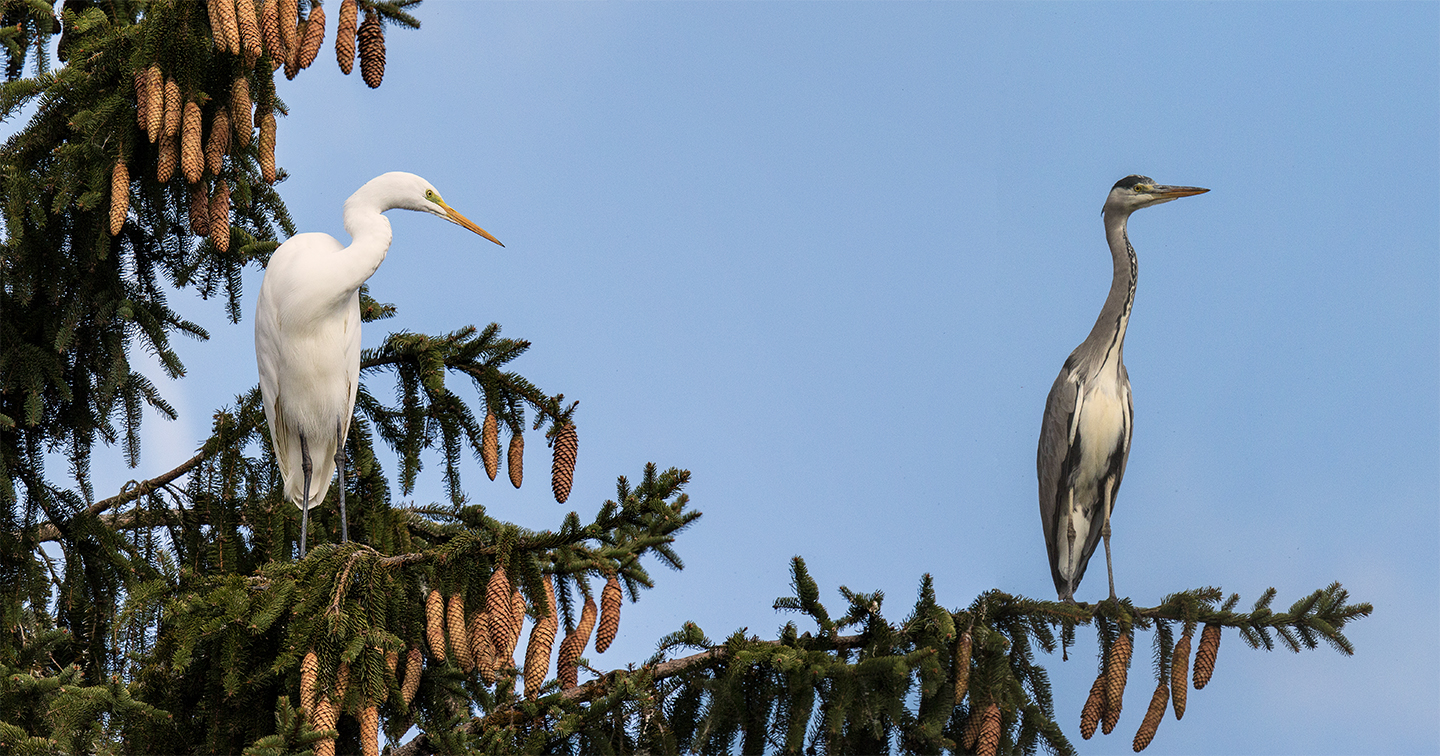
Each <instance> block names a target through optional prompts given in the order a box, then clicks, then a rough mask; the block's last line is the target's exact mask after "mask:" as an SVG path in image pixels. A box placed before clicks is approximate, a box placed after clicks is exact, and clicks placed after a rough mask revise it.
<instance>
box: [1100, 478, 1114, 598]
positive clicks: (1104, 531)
mask: <svg viewBox="0 0 1440 756" xmlns="http://www.w3.org/2000/svg"><path fill="white" fill-rule="evenodd" d="M1112 504H1113V502H1112V501H1110V500H1109V498H1108V497H1107V498H1106V500H1105V527H1104V528H1103V529H1102V530H1101V531H1100V535H1102V536H1104V537H1105V572H1106V573H1108V574H1109V576H1110V600H1111V601H1115V600H1117V599H1116V598H1115V568H1114V567H1112V566H1110V507H1111V505H1112Z"/></svg>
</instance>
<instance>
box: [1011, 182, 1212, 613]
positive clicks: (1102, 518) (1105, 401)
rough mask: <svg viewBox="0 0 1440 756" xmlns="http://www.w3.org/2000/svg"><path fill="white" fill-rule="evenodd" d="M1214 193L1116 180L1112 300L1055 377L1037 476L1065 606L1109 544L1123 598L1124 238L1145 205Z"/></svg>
mask: <svg viewBox="0 0 1440 756" xmlns="http://www.w3.org/2000/svg"><path fill="white" fill-rule="evenodd" d="M1208 191H1210V190H1209V189H1201V188H1199V187H1194V186H1162V185H1158V184H1156V183H1155V181H1154V179H1151V178H1148V177H1146V176H1126V177H1125V178H1123V179H1120V180H1119V181H1117V182H1115V186H1114V187H1113V188H1111V190H1110V196H1109V197H1107V198H1106V199H1105V209H1104V216H1105V239H1106V241H1108V242H1109V243H1110V256H1111V257H1112V258H1113V260H1114V263H1115V277H1114V279H1113V280H1112V281H1111V282H1110V294H1109V295H1108V296H1106V297H1105V306H1104V307H1102V308H1100V317H1098V318H1096V319H1095V327H1094V328H1092V329H1090V335H1089V336H1087V337H1086V338H1085V341H1083V342H1081V344H1080V346H1078V347H1076V348H1075V351H1073V352H1071V353H1070V357H1069V358H1068V359H1066V360H1065V367H1063V368H1061V369H1060V375H1059V376H1057V377H1056V378H1055V385H1054V386H1052V387H1051V388H1050V396H1049V397H1048V398H1047V399H1046V400H1045V418H1044V420H1043V422H1042V423H1041V425H1040V449H1039V451H1038V452H1037V453H1036V458H1035V471H1036V475H1037V476H1038V477H1039V479H1040V522H1041V525H1042V526H1043V527H1044V528H1045V550H1046V551H1047V552H1048V553H1049V555H1050V573H1051V576H1052V577H1053V578H1054V579H1055V591H1056V592H1057V593H1058V594H1059V595H1060V600H1061V601H1070V602H1073V601H1074V600H1075V589H1076V588H1077V587H1079V585H1080V580H1081V578H1083V577H1085V566H1086V565H1087V564H1089V562H1090V556H1091V555H1092V554H1094V553H1095V547H1096V545H1098V543H1099V541H1100V539H1101V538H1102V537H1103V538H1104V539H1105V569H1106V571H1107V572H1108V573H1109V577H1110V598H1111V599H1112V600H1114V599H1115V570H1114V569H1113V568H1112V566H1111V562H1110V513H1111V511H1112V510H1113V509H1114V507H1115V494H1116V492H1117V491H1119V489H1120V479H1121V478H1123V477H1124V476H1125V461H1126V460H1127V459H1128V458H1129V457H1130V433H1131V419H1132V417H1133V415H1134V413H1133V410H1132V406H1131V402H1130V377H1129V375H1128V374H1126V372H1125V362H1124V359H1123V352H1124V346H1125V327H1126V325H1128V324H1129V322H1130V307H1131V305H1132V304H1133V303H1134V301H1135V273H1136V267H1135V248H1134V247H1132V246H1130V239H1129V237H1127V236H1126V234H1125V223H1126V221H1128V220H1129V219H1130V214H1131V213H1133V212H1135V211H1136V210H1139V209H1140V208H1142V207H1149V206H1151V205H1158V204H1160V203H1162V202H1169V201H1171V200H1174V199H1179V198H1180V197H1188V196H1190V195H1193V194H1202V193H1204V192H1208Z"/></svg>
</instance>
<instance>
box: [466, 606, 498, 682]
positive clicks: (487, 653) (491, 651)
mask: <svg viewBox="0 0 1440 756" xmlns="http://www.w3.org/2000/svg"><path fill="white" fill-rule="evenodd" d="M469 631H470V632H469V638H470V658H472V659H474V660H475V669H476V670H478V671H479V672H480V679H482V680H484V681H485V683H486V684H487V685H488V684H490V683H493V682H495V644H494V642H493V641H491V640H490V615H489V613H487V612H471V613H470V626H469Z"/></svg>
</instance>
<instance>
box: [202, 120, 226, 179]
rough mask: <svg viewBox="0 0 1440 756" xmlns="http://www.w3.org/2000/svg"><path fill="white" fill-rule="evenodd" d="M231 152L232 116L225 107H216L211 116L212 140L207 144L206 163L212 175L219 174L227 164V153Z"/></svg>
mask: <svg viewBox="0 0 1440 756" xmlns="http://www.w3.org/2000/svg"><path fill="white" fill-rule="evenodd" d="M228 152H230V117H229V116H228V115H226V113H225V108H216V110H215V115H213V116H211V118H210V141H209V143H208V144H206V145H205V165H206V166H207V167H208V168H209V169H210V175H212V176H219V175H220V169H221V168H223V167H224V166H225V155H226V153H228Z"/></svg>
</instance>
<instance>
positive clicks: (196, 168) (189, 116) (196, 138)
mask: <svg viewBox="0 0 1440 756" xmlns="http://www.w3.org/2000/svg"><path fill="white" fill-rule="evenodd" d="M200 134H201V122H200V106H199V105H196V104H195V103H193V102H187V103H185V112H184V115H183V116H182V117H181V124H180V171H181V172H182V173H184V174H185V180H186V181H188V182H190V183H192V184H193V183H195V182H197V181H199V180H200V177H201V176H204V175H205V154H204V153H203V152H202V151H201V149H200ZM191 225H192V226H193V225H194V224H193V223H192V224H191Z"/></svg>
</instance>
